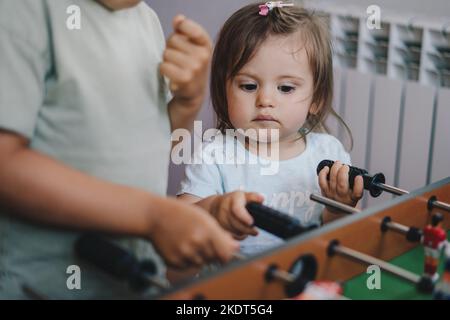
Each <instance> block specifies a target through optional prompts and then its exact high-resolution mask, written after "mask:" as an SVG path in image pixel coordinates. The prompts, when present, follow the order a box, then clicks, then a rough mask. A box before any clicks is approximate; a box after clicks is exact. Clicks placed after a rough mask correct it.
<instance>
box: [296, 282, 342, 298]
mask: <svg viewBox="0 0 450 320" xmlns="http://www.w3.org/2000/svg"><path fill="white" fill-rule="evenodd" d="M343 291H344V290H343V288H342V285H341V284H340V283H339V282H334V281H311V282H309V283H308V284H307V285H306V288H305V290H304V291H303V292H302V293H300V294H299V295H298V296H296V297H294V298H293V299H294V300H342V299H344V297H343V296H342V294H343Z"/></svg>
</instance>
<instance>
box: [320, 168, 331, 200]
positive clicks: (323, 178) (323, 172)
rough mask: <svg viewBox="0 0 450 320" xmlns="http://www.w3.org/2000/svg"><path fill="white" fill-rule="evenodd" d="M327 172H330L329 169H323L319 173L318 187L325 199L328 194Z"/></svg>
mask: <svg viewBox="0 0 450 320" xmlns="http://www.w3.org/2000/svg"><path fill="white" fill-rule="evenodd" d="M329 172H330V168H329V167H324V168H323V169H322V170H320V172H319V187H320V189H321V190H322V195H324V196H325V197H328V194H329V192H330V190H329V187H328V180H327V175H328V173H329Z"/></svg>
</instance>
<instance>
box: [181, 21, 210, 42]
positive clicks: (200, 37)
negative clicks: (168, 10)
mask: <svg viewBox="0 0 450 320" xmlns="http://www.w3.org/2000/svg"><path fill="white" fill-rule="evenodd" d="M175 19H177V20H176V21H175ZM175 19H174V29H175V31H176V32H179V33H181V34H184V35H185V36H187V37H188V38H189V39H190V40H191V41H192V42H194V43H196V44H198V45H201V46H204V45H207V46H210V45H211V41H210V38H209V35H208V33H207V32H206V31H205V29H203V27H202V26H200V25H199V24H198V23H196V22H194V21H192V20H190V19H187V18H185V17H183V19H182V18H177V17H175ZM175 23H176V24H175Z"/></svg>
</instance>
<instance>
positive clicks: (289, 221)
mask: <svg viewBox="0 0 450 320" xmlns="http://www.w3.org/2000/svg"><path fill="white" fill-rule="evenodd" d="M246 208H247V211H248V212H249V213H250V215H251V216H252V217H253V219H254V220H255V223H254V224H255V226H257V227H258V228H261V229H263V230H265V231H267V232H269V233H271V234H273V235H276V236H277V237H280V238H282V239H289V238H292V237H295V236H298V235H300V234H302V233H304V232H307V231H309V230H312V229H315V228H316V226H310V227H305V226H303V225H302V224H301V223H300V220H298V219H296V218H294V217H291V216H289V215H287V214H285V213H282V212H280V211H278V210H275V209H272V208H270V207H267V206H265V205H262V204H260V203H257V202H249V203H248V204H247V206H246Z"/></svg>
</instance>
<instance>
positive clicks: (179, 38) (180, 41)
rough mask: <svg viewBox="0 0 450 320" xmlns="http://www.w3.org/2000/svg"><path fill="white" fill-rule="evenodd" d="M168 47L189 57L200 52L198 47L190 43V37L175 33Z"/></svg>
mask: <svg viewBox="0 0 450 320" xmlns="http://www.w3.org/2000/svg"><path fill="white" fill-rule="evenodd" d="M166 47H167V48H171V49H174V50H177V51H181V52H184V53H186V54H188V55H192V54H193V53H195V52H197V51H198V50H199V47H198V46H196V45H195V44H192V43H191V42H189V39H188V37H186V36H185V35H182V34H178V33H175V34H173V35H171V36H170V37H169V39H168V40H167V43H166Z"/></svg>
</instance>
